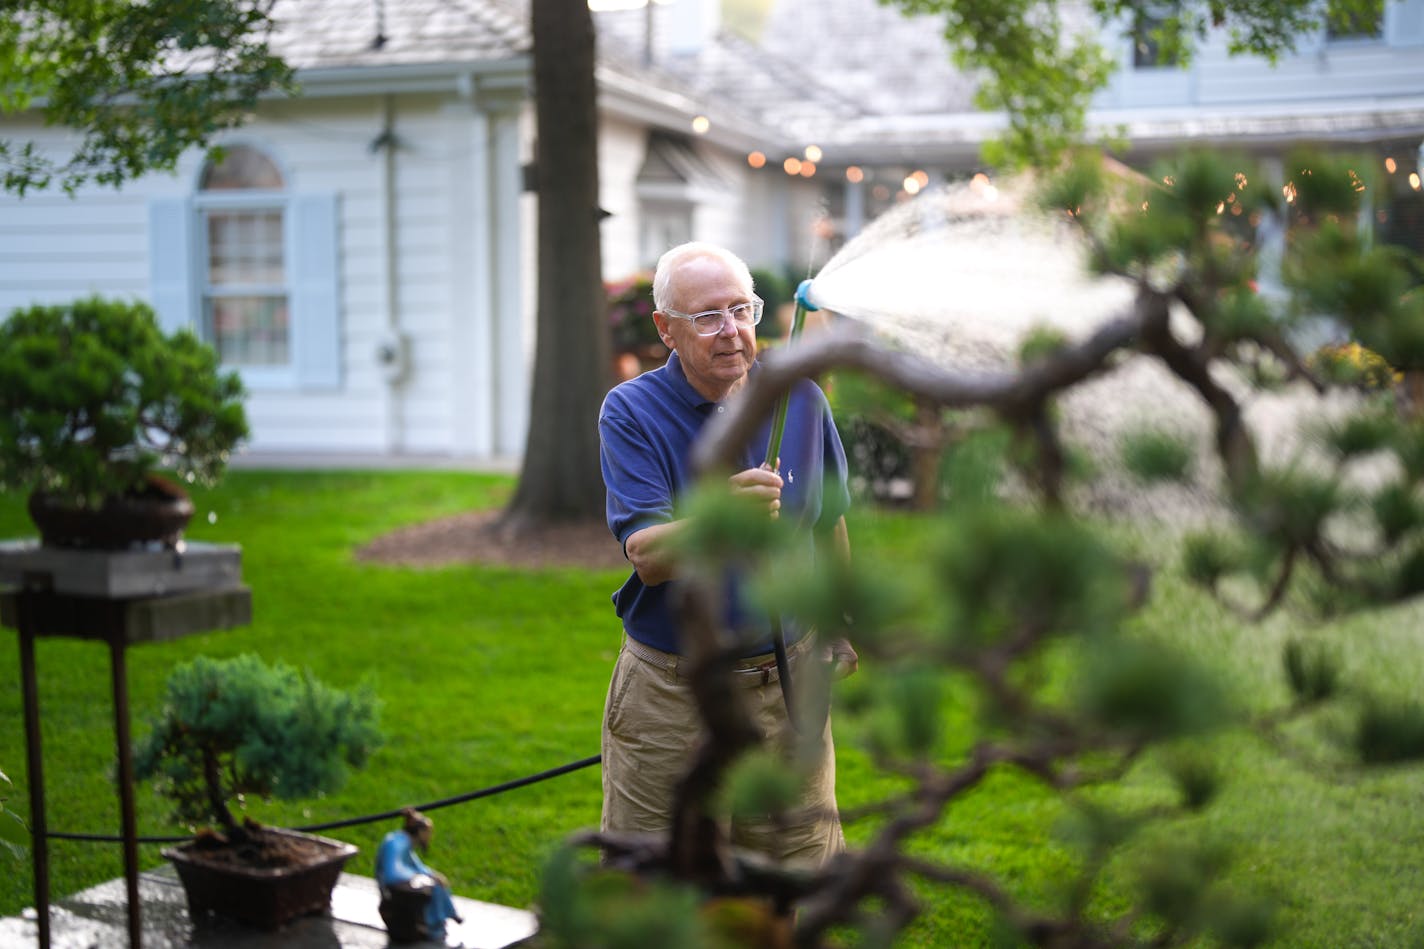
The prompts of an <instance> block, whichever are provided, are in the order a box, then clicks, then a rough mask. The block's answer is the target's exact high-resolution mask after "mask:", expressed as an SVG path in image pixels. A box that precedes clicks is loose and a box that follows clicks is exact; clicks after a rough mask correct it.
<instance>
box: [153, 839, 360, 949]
mask: <svg viewBox="0 0 1424 949" xmlns="http://www.w3.org/2000/svg"><path fill="white" fill-rule="evenodd" d="M244 831H245V833H244V835H243V837H244V839H242V840H239V841H233V842H228V841H226V840H224V839H223V838H221V837H219V836H217V835H213V834H201V835H199V836H198V837H197V838H196V839H194V840H193V841H192V842H191V843H188V844H184V845H183V846H181V847H175V848H170V849H168V850H165V851H163V855H164V856H165V857H167V858H168V859H169V860H171V861H172V862H173V865H174V867H175V868H176V869H177V870H178V877H179V879H180V880H181V881H182V883H183V889H184V891H185V892H186V893H187V896H188V910H189V913H190V915H191V916H192V917H193V920H194V922H198V921H200V920H201V919H202V918H203V917H204V916H206V915H207V914H208V913H216V914H218V915H221V916H226V917H228V918H230V919H235V920H238V921H240V922H244V923H247V924H249V925H252V926H257V927H259V928H262V929H276V928H277V927H279V926H281V925H282V924H283V923H286V922H289V921H290V920H292V919H295V918H297V917H298V916H305V915H307V914H310V913H321V912H325V911H327V910H328V909H329V908H330V906H331V891H332V889H334V888H335V886H336V882H337V880H338V879H339V878H340V876H341V870H342V868H343V867H344V866H345V864H346V861H347V860H349V859H350V858H351V857H352V856H353V855H354V854H355V853H356V848H355V847H354V846H352V845H351V844H348V843H343V842H341V841H339V840H331V839H329V838H326V837H318V836H315V835H311V834H301V833H297V832H296V831H291V830H284V829H282V828H276V827H262V826H260V825H257V824H252V823H248V824H247V825H245V827H244Z"/></svg>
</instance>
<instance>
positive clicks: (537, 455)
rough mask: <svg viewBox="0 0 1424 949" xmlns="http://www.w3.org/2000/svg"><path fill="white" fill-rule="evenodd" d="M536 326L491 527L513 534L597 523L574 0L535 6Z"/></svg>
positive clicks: (580, 8) (585, 160)
mask: <svg viewBox="0 0 1424 949" xmlns="http://www.w3.org/2000/svg"><path fill="white" fill-rule="evenodd" d="M530 19H531V27H532V32H533V36H534V104H535V110H536V112H537V115H536V119H535V128H536V132H537V136H538V144H537V155H536V158H535V162H534V173H535V182H536V188H537V190H538V195H539V212H538V295H539V301H538V316H537V321H536V327H537V328H536V331H537V339H536V346H535V355H534V388H533V392H532V394H531V402H530V413H529V416H530V418H529V434H528V438H527V440H526V442H525V449H524V462H523V468H522V470H521V472H520V476H519V487H518V489H517V490H516V491H515V494H514V497H513V498H512V499H511V501H510V503H509V506H508V507H507V508H506V509H505V511H504V515H503V517H502V518H501V524H500V526H501V529H502V530H503V531H505V532H506V533H517V532H520V531H522V530H525V529H528V528H531V527H534V526H537V525H539V524H544V523H558V522H568V521H578V520H588V519H592V518H598V517H601V516H602V513H603V506H604V493H603V478H602V476H601V474H600V471H599V462H598V407H599V404H600V403H601V402H602V400H603V396H604V394H605V393H606V392H607V391H608V387H609V384H610V383H611V381H612V370H611V365H612V350H611V344H610V342H609V339H608V327H607V321H606V319H605V302H604V293H603V277H602V252H601V247H600V243H599V233H598V227H599V221H600V219H601V218H602V216H603V215H602V212H601V211H600V210H599V207H598V112H597V101H596V97H597V92H596V88H595V85H594V30H593V17H592V14H590V13H589V10H588V5H587V4H586V3H583V2H582V0H533V4H532V6H531V12H530Z"/></svg>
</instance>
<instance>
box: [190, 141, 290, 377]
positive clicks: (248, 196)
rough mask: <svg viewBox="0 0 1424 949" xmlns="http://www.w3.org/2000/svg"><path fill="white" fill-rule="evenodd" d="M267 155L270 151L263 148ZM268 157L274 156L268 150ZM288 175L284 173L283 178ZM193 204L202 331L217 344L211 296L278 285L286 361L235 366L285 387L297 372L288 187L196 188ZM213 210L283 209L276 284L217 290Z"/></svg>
mask: <svg viewBox="0 0 1424 949" xmlns="http://www.w3.org/2000/svg"><path fill="white" fill-rule="evenodd" d="M263 154H264V155H266V152H263ZM269 160H271V159H270V156H269ZM284 180H285V179H284ZM193 209H194V211H195V212H196V214H197V217H198V221H197V229H196V231H197V233H196V237H197V241H198V255H197V258H198V268H197V271H198V272H197V274H196V275H195V277H196V281H197V284H198V299H199V310H198V335H199V336H200V337H202V338H203V339H205V340H207V341H208V342H210V343H213V344H214V345H216V340H215V338H214V334H213V328H212V325H211V310H210V308H209V306H208V301H209V300H211V299H213V298H214V297H216V296H228V295H241V294H244V293H250V292H254V291H255V292H261V293H264V294H269V293H272V292H273V291H276V290H280V291H281V294H282V295H283V296H285V297H286V301H287V362H286V363H285V364H284V365H271V366H248V365H238V366H233V367H232V368H234V369H236V370H237V371H238V372H239V374H241V376H242V380H243V382H244V383H246V384H247V385H248V386H249V387H251V388H257V389H267V388H283V387H290V386H294V385H296V383H297V375H296V356H297V352H296V349H297V346H296V326H295V322H296V312H295V307H294V297H295V294H294V292H293V286H292V284H293V274H294V272H295V271H294V267H293V260H292V256H293V255H292V226H291V217H292V215H291V210H290V199H289V197H288V194H287V192H286V191H285V190H280V191H279V190H271V189H258V188H251V189H233V190H226V189H224V190H218V191H202V190H200V191H198V192H197V193H196V194H195V195H194V197H193ZM211 211H278V212H280V213H281V215H282V273H283V275H284V277H285V278H286V279H285V280H284V281H283V283H282V284H281V285H280V286H279V285H275V284H260V285H259V284H253V285H239V284H233V285H228V286H226V287H224V288H223V291H222V292H217V293H215V292H214V288H213V284H212V280H211V279H210V274H209V266H210V264H211V261H212V257H211V254H210V250H211V248H210V247H209V246H208V214H209V212H211Z"/></svg>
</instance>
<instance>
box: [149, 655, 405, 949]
mask: <svg viewBox="0 0 1424 949" xmlns="http://www.w3.org/2000/svg"><path fill="white" fill-rule="evenodd" d="M150 724H151V730H150V731H149V733H148V734H147V736H146V737H145V738H144V739H143V740H142V741H140V742H139V743H138V746H137V748H136V750H135V754H134V771H135V775H136V777H137V778H138V779H139V780H149V779H153V780H155V781H156V786H157V789H158V791H159V793H160V794H162V795H163V796H164V797H166V798H167V799H168V800H169V801H170V802H171V803H172V806H173V815H174V817H175V818H176V819H178V820H179V821H181V822H184V823H187V824H189V826H190V827H195V828H201V829H199V830H198V832H197V835H196V836H195V837H194V839H193V840H192V841H190V842H188V843H186V844H183V845H181V846H178V847H174V848H170V849H168V850H165V851H164V856H166V857H167V858H168V859H169V860H171V861H172V862H173V863H174V865H175V866H176V868H177V870H178V875H179V878H180V879H181V880H182V882H183V887H184V890H185V891H186V893H187V897H188V907H189V910H190V912H191V913H192V915H193V917H194V919H195V920H197V919H200V918H201V917H203V916H204V915H205V914H207V913H209V912H215V913H218V914H220V915H224V916H228V917H231V918H234V919H238V920H241V921H243V922H246V923H250V924H253V925H256V926H260V927H263V928H268V929H271V928H276V927H277V926H280V925H282V924H283V923H285V922H287V921H289V920H291V919H293V918H295V917H297V916H301V915H306V914H308V913H315V912H322V911H324V910H326V909H327V907H328V906H329V905H330V902H331V891H332V888H333V887H334V886H335V885H336V881H337V878H338V877H339V876H340V874H341V868H342V867H343V866H344V865H345V863H346V861H347V860H348V859H349V858H350V857H351V856H352V855H353V854H355V853H356V848H355V847H354V846H352V845H350V844H346V843H342V842H340V841H336V840H330V839H327V838H324V837H317V836H314V835H310V834H300V833H297V832H295V831H290V830H284V829H280V828H273V827H266V826H263V825H261V824H259V823H257V822H255V821H253V820H251V819H250V818H246V817H244V818H243V819H241V820H239V819H238V816H237V815H236V814H235V813H234V812H233V803H234V802H236V801H239V800H250V799H251V798H253V797H262V798H272V797H277V798H282V799H284V800H294V799H300V798H303V797H309V796H311V795H314V794H320V793H327V792H330V791H334V790H336V789H337V788H339V787H340V786H341V785H342V784H343V783H344V782H345V780H346V777H347V775H348V774H349V772H350V770H351V769H353V768H358V767H361V766H363V765H364V764H365V762H366V759H367V758H368V757H369V755H370V754H371V752H372V751H373V750H374V749H375V748H376V747H378V746H379V745H380V743H381V735H380V731H379V727H378V710H377V704H376V700H375V698H374V697H373V696H372V695H371V694H370V693H369V692H367V691H366V690H364V689H362V690H358V691H356V692H343V691H340V690H337V689H333V688H331V687H329V686H327V685H325V684H323V683H322V682H320V681H318V680H317V679H315V678H313V677H312V676H311V674H310V673H298V672H297V671H296V670H294V669H292V668H291V667H290V666H287V665H285V664H283V663H280V662H278V663H274V664H271V665H268V664H265V663H263V662H262V660H260V659H259V658H258V657H256V656H254V655H242V656H237V657H235V658H232V659H225V660H217V659H210V658H207V657H199V658H197V659H195V660H193V661H192V662H189V663H186V664H184V665H181V666H179V667H178V668H176V669H175V670H174V671H173V673H172V674H171V675H170V676H169V679H168V683H167V691H166V695H165V701H164V705H163V708H162V709H161V711H160V712H159V713H158V715H157V716H156V717H154V718H153V719H152V721H151V723H150Z"/></svg>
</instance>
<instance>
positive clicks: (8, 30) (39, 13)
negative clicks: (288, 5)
mask: <svg viewBox="0 0 1424 949" xmlns="http://www.w3.org/2000/svg"><path fill="white" fill-rule="evenodd" d="M270 6H271V4H270V3H269V2H266V0H176V2H170V3H161V4H153V3H118V2H104V3H61V4H56V3H51V2H48V0H16V2H13V3H10V4H8V5H7V9H6V16H5V17H4V18H3V19H0V113H7V114H9V113H15V112H19V111H21V110H24V109H27V108H31V107H35V105H36V103H41V105H39V109H40V111H41V113H42V115H43V117H44V119H45V122H46V124H50V125H59V126H67V127H69V128H71V129H74V130H75V131H76V132H78V133H79V140H78V143H77V144H76V145H75V147H74V149H73V151H72V153H71V154H70V155H69V156H68V157H67V158H60V159H55V158H53V157H51V156H49V155H45V154H41V153H39V152H37V151H36V150H35V149H34V147H33V143H31V142H26V141H0V162H3V163H4V164H5V166H6V170H5V173H4V177H3V185H4V187H5V189H6V190H8V191H12V192H14V193H15V194H18V195H24V194H25V193H26V192H27V191H29V190H31V189H43V188H46V187H49V186H51V185H58V186H59V187H61V188H63V189H64V190H65V191H67V192H69V193H73V192H74V191H75V190H76V189H77V188H78V187H79V186H80V185H82V184H84V183H86V182H90V181H93V182H97V183H99V184H102V185H110V186H113V187H117V186H119V185H121V184H123V183H124V182H126V181H129V180H131V179H133V178H136V177H138V176H140V175H142V174H144V173H145V172H148V171H154V170H156V171H166V170H171V169H172V168H173V167H174V165H175V164H176V162H177V160H178V158H179V156H180V155H182V154H183V152H184V151H186V150H188V149H189V148H192V147H195V146H203V145H205V144H206V143H207V142H208V141H209V139H210V138H211V137H212V136H213V135H214V134H215V133H217V132H219V131H221V130H224V129H229V128H235V127H237V126H239V125H241V124H242V123H243V122H244V121H246V120H247V118H248V117H249V115H250V113H251V111H252V109H253V108H254V107H255V106H256V104H257V101H258V98H259V97H260V96H262V95H264V94H268V93H271V92H279V91H291V89H292V88H293V83H292V72H291V70H290V69H289V68H288V67H287V66H286V65H285V64H284V63H283V62H282V61H281V60H280V59H278V58H277V57H276V56H275V55H273V54H272V52H271V50H270V48H269V47H268V43H267V36H268V33H269V31H270V29H271V27H272V22H271V19H270V16H269V10H270ZM95 50H103V52H104V55H101V56H100V55H94V51H95Z"/></svg>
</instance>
